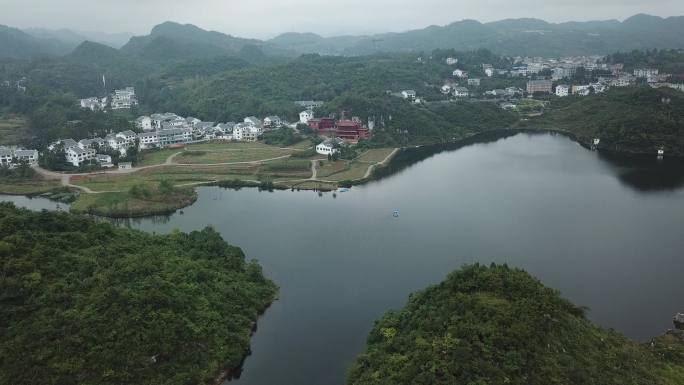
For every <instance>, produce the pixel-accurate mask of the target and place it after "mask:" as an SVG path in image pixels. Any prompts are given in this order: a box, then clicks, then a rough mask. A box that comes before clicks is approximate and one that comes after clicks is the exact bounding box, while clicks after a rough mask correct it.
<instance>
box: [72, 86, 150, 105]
mask: <svg viewBox="0 0 684 385" xmlns="http://www.w3.org/2000/svg"><path fill="white" fill-rule="evenodd" d="M79 103H80V105H81V108H87V109H89V110H92V111H102V110H105V109H106V108H107V106H109V107H110V108H111V109H112V110H124V109H131V108H132V107H134V106H137V105H138V98H137V97H136V96H135V88H133V87H126V88H123V89H120V90H114V92H113V93H112V94H111V95H110V96H105V97H103V98H98V97H92V98H86V99H81V100H80V101H79Z"/></svg>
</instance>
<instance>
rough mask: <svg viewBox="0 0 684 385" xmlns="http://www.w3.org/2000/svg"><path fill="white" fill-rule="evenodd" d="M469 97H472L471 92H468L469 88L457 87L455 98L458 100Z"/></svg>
mask: <svg viewBox="0 0 684 385" xmlns="http://www.w3.org/2000/svg"><path fill="white" fill-rule="evenodd" d="M468 95H470V91H468V89H467V88H465V87H456V88H454V96H455V97H457V98H467V97H468Z"/></svg>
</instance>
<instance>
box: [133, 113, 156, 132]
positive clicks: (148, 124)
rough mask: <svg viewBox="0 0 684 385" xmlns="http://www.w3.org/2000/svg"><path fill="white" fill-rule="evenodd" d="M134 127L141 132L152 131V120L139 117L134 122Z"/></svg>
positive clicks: (146, 117) (147, 117)
mask: <svg viewBox="0 0 684 385" xmlns="http://www.w3.org/2000/svg"><path fill="white" fill-rule="evenodd" d="M135 125H136V126H137V127H138V128H139V129H141V130H143V131H152V130H153V129H154V128H153V127H152V118H150V117H149V116H141V117H139V118H138V119H136V120H135Z"/></svg>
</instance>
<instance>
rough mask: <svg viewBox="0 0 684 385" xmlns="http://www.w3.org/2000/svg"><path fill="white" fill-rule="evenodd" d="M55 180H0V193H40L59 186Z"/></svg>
mask: <svg viewBox="0 0 684 385" xmlns="http://www.w3.org/2000/svg"><path fill="white" fill-rule="evenodd" d="M61 186H62V184H61V183H60V181H57V180H34V181H22V182H1V181H0V194H12V195H24V194H29V195H30V194H42V193H44V192H48V191H51V190H54V189H56V188H59V187H61Z"/></svg>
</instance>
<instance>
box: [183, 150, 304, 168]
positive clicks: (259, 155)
mask: <svg viewBox="0 0 684 385" xmlns="http://www.w3.org/2000/svg"><path fill="white" fill-rule="evenodd" d="M204 151H206V152H205V153H204V154H199V155H196V154H197V153H198V152H199V151H197V150H193V151H191V152H190V153H191V154H188V151H186V152H184V153H182V154H180V155H178V156H176V157H175V159H174V160H175V161H176V163H179V164H216V163H237V162H259V161H263V160H266V159H272V158H278V157H281V156H286V155H289V154H291V153H292V150H284V149H280V148H276V147H270V146H268V147H267V148H244V149H224V150H212V151H209V150H204Z"/></svg>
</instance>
